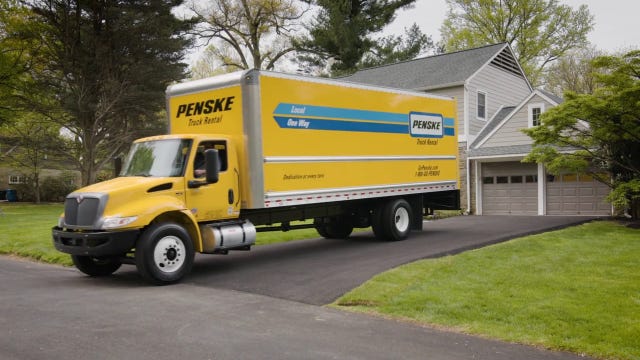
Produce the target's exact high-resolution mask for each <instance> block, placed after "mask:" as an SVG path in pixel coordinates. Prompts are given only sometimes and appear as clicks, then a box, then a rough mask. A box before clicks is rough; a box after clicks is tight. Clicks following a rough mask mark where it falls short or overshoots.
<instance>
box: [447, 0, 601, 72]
mask: <svg viewBox="0 0 640 360" xmlns="http://www.w3.org/2000/svg"><path fill="white" fill-rule="evenodd" d="M447 4H448V5H449V11H448V13H447V17H446V19H445V21H444V23H443V24H442V27H441V30H440V32H441V33H442V34H443V37H442V41H443V43H444V46H445V48H446V50H447V51H455V50H464V49H469V48H474V47H479V46H483V45H489V44H495V43H502V42H505V43H508V44H509V45H511V48H512V49H513V51H514V53H515V55H516V57H517V59H518V61H519V62H520V65H521V66H522V67H523V70H524V71H525V73H526V74H527V76H528V78H529V80H530V81H531V82H532V83H534V84H537V83H538V82H539V80H540V78H541V75H542V71H543V69H544V68H545V67H546V66H547V65H548V64H550V63H551V62H553V61H554V60H556V59H558V58H559V57H560V56H562V55H563V54H565V53H566V52H567V51H568V50H570V49H572V48H575V47H581V46H584V45H586V43H587V33H589V31H591V29H592V28H593V16H592V15H591V14H590V13H589V10H588V9H587V6H586V5H581V6H580V7H579V8H578V9H577V10H572V9H571V7H570V6H568V5H562V4H560V3H559V0H484V1H476V0H447Z"/></svg>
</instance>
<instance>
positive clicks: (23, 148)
mask: <svg viewBox="0 0 640 360" xmlns="http://www.w3.org/2000/svg"><path fill="white" fill-rule="evenodd" d="M2 130H3V131H2V132H3V133H4V135H5V136H6V140H7V141H9V142H11V144H12V151H10V152H8V154H7V160H8V164H9V165H10V166H12V167H14V168H16V169H20V170H21V171H22V173H23V174H24V175H25V178H26V181H25V188H26V190H27V191H28V192H29V193H30V194H31V195H32V196H30V197H32V198H33V200H34V202H35V203H40V193H41V191H40V185H41V173H42V170H43V168H44V166H45V164H46V162H47V158H48V156H50V155H51V154H52V153H55V150H56V146H55V144H56V139H57V138H58V128H57V127H56V126H53V124H52V123H51V122H49V121H47V120H46V119H43V118H42V117H41V116H38V115H37V114H33V113H30V114H24V115H22V116H21V117H20V118H19V119H17V120H15V121H13V122H12V123H11V124H9V125H5V126H4V128H2Z"/></svg>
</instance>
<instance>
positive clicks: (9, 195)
mask: <svg viewBox="0 0 640 360" xmlns="http://www.w3.org/2000/svg"><path fill="white" fill-rule="evenodd" d="M5 199H6V200H7V201H9V202H16V201H18V193H17V192H16V191H15V190H13V189H7V190H6V191H5Z"/></svg>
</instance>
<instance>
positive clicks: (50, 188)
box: [40, 171, 77, 202]
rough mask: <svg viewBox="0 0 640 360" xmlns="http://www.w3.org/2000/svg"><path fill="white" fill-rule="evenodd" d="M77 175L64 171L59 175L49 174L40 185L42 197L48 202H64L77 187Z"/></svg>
mask: <svg viewBox="0 0 640 360" xmlns="http://www.w3.org/2000/svg"><path fill="white" fill-rule="evenodd" d="M76 180H77V179H76V175H75V174H74V173H72V172H70V171H64V172H62V173H61V174H60V175H58V176H47V177H45V178H44V179H43V180H42V185H41V186H40V192H41V195H40V198H41V199H42V200H43V201H48V202H63V201H64V198H65V197H66V196H67V195H68V194H69V193H71V192H73V191H74V190H76V189H77V186H76Z"/></svg>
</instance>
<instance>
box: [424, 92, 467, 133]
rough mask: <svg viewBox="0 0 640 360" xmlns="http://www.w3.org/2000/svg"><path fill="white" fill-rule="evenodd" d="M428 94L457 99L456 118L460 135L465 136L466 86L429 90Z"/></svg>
mask: <svg viewBox="0 0 640 360" xmlns="http://www.w3.org/2000/svg"><path fill="white" fill-rule="evenodd" d="M427 93H429V94H435V95H440V96H450V97H452V98H454V99H456V116H457V121H458V133H457V134H456V135H458V136H459V135H462V134H464V86H462V85H460V86H454V87H448V88H442V89H434V90H428V91H427Z"/></svg>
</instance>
